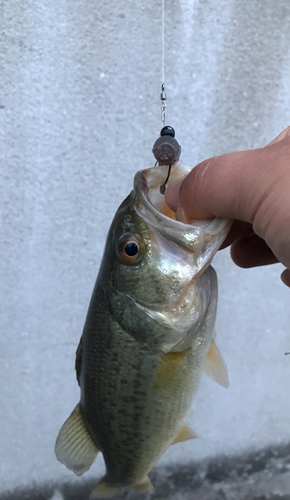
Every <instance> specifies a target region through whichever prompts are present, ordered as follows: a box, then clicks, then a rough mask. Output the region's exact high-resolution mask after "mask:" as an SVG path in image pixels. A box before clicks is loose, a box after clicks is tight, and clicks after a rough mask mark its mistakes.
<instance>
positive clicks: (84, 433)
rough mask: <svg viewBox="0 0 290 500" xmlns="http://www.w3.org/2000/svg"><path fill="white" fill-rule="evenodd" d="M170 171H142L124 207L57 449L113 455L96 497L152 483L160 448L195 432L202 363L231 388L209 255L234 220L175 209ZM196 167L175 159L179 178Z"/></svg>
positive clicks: (77, 468)
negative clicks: (164, 188) (200, 217)
mask: <svg viewBox="0 0 290 500" xmlns="http://www.w3.org/2000/svg"><path fill="white" fill-rule="evenodd" d="M167 170H168V167H167V166H165V165H162V166H156V167H154V168H149V169H147V170H143V171H140V172H138V173H137V174H136V176H135V180H134V190H133V191H132V192H131V193H130V194H129V196H128V197H127V198H126V199H125V200H124V202H123V203H122V204H121V206H120V207H119V209H118V210H117V213H116V215H115V217H114V219H113V222H112V225H111V228H110V230H109V233H108V237H107V242H106V245H105V250H104V255H103V260H102V263H101V267H100V270H99V274H98V278H97V281H96V285H95V288H94V291H93V295H92V298H91V302H90V306H89V310H88V313H87V318H86V322H85V326H84V331H83V334H82V337H81V340H80V344H79V347H78V350H77V355H76V372H77V379H78V382H79V385H80V389H81V398H80V402H79V404H78V405H77V406H76V408H75V409H74V411H73V413H72V414H71V416H70V417H69V418H68V420H67V421H66V422H65V423H64V425H63V426H62V428H61V430H60V432H59V435H58V438H57V442H56V447H55V451H56V455H57V458H58V459H59V460H60V461H61V462H62V463H64V464H65V465H66V466H67V467H68V468H69V469H71V470H73V471H74V472H75V473H76V474H77V475H81V474H83V473H84V472H85V471H86V470H87V469H89V467H90V466H91V465H92V463H93V461H94V460H95V458H96V456H97V453H98V452H99V451H101V452H102V453H103V457H104V460H105V464H106V475H105V476H104V478H103V479H102V480H101V481H100V482H99V484H98V486H97V487H96V489H95V490H94V491H93V493H92V496H91V498H100V497H102V498H103V497H111V496H114V495H115V494H117V493H120V492H123V491H127V490H129V489H135V490H137V491H151V488H152V486H151V483H150V480H149V478H148V476H147V474H148V472H149V471H150V469H151V468H152V467H153V466H154V464H155V462H156V461H157V460H158V458H159V457H160V456H161V455H162V454H163V453H164V452H165V451H166V449H167V448H168V447H169V446H170V445H171V444H173V443H176V442H178V441H184V440H186V439H191V438H194V437H195V434H194V432H193V431H192V430H191V429H190V427H189V426H188V424H187V423H186V419H187V416H188V413H189V411H190V408H191V404H192V401H193V399H194V396H195V394H196V391H197V389H198V385H199V382H200V378H201V375H202V372H203V371H205V372H206V373H207V374H208V375H209V376H211V377H212V378H213V379H215V380H216V381H217V382H218V383H220V384H221V385H223V386H224V387H227V386H228V376H227V369H226V366H225V364H224V362H223V360H222V357H221V355H220V353H219V351H218V349H217V347H216V344H215V339H214V337H215V334H214V323H215V316H216V306H217V278H216V273H215V271H214V269H213V268H212V267H211V266H210V263H211V260H212V258H213V256H214V254H215V253H216V251H217V250H218V248H219V247H220V245H221V243H222V241H223V240H224V238H225V236H226V234H227V232H228V230H229V227H230V222H229V221H227V220H223V219H214V220H211V221H188V220H187V219H186V217H185V215H184V214H183V213H179V210H178V211H177V213H176V214H175V213H174V212H172V211H171V210H170V209H169V207H168V206H167V205H166V203H165V201H164V196H163V195H162V194H161V192H160V185H161V184H162V183H163V182H164V179H165V178H166V176H167ZM189 171H190V169H188V168H186V167H184V166H183V165H182V164H181V163H180V162H179V161H176V162H175V163H174V164H173V165H172V166H171V177H170V182H172V181H173V180H174V179H177V178H179V177H181V176H184V175H185V174H187V173H188V172H189Z"/></svg>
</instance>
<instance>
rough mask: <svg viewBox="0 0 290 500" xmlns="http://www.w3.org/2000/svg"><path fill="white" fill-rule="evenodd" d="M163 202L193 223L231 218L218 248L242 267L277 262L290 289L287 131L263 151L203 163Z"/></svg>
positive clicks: (289, 152) (289, 138) (172, 187)
mask: <svg viewBox="0 0 290 500" xmlns="http://www.w3.org/2000/svg"><path fill="white" fill-rule="evenodd" d="M165 198H166V202H167V203H168V205H169V206H170V207H171V208H172V209H173V210H174V211H176V209H177V207H178V206H179V205H180V206H181V207H182V208H183V210H184V212H185V213H186V214H187V215H189V216H190V217H191V218H194V219H208V218H212V217H214V216H215V217H225V218H230V219H234V223H233V226H232V229H231V230H230V233H229V235H228V237H227V238H226V240H225V242H224V244H223V248H224V247H225V246H228V245H231V257H232V259H233V261H234V262H235V263H236V264H237V265H238V266H240V267H244V268H247V267H254V266H263V265H267V264H274V263H276V262H281V263H282V264H284V266H286V268H287V269H286V270H285V271H284V272H283V273H282V275H281V278H282V280H283V282H284V283H285V284H286V285H287V286H290V270H289V269H290V127H288V128H286V129H285V130H284V131H283V132H281V134H280V135H278V137H276V138H275V139H274V140H273V141H272V142H270V144H268V145H267V146H265V147H264V148H260V149H255V150H251V151H241V152H237V153H229V154H226V155H222V156H217V157H215V158H210V159H209V160H205V161H203V162H202V163H200V164H199V165H197V166H196V167H195V168H194V169H193V170H192V171H191V172H190V173H189V174H188V175H187V176H186V177H185V178H184V179H183V180H178V181H175V182H173V183H172V184H170V185H169V186H168V188H167V190H166V194H165Z"/></svg>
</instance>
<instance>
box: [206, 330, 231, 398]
mask: <svg viewBox="0 0 290 500" xmlns="http://www.w3.org/2000/svg"><path fill="white" fill-rule="evenodd" d="M203 371H204V373H205V374H206V375H207V376H208V377H210V378H212V379H213V380H215V382H217V383H218V384H219V385H221V386H222V387H225V388H226V389H227V388H228V387H229V385H230V382H229V376H228V369H227V365H226V364H225V362H224V360H223V357H222V355H221V353H220V351H219V350H218V348H217V345H216V343H215V341H214V339H213V340H212V341H211V344H210V348H209V350H208V353H207V357H206V360H205V363H204V367H203Z"/></svg>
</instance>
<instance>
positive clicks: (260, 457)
mask: <svg viewBox="0 0 290 500" xmlns="http://www.w3.org/2000/svg"><path fill="white" fill-rule="evenodd" d="M149 475H150V478H151V481H152V484H153V485H154V492H153V493H152V494H151V495H150V494H136V493H134V492H128V493H124V494H122V495H117V496H116V497H115V498H116V500H121V499H122V500H125V499H128V500H129V499H132V500H137V499H140V500H142V499H144V500H145V499H146V500H149V499H150V500H181V499H182V500H191V499H192V498H194V500H289V499H290V446H289V445H288V446H280V447H272V448H268V449H264V450H260V451H259V452H256V453H248V454H244V455H243V456H233V457H217V458H215V459H214V460H213V459H212V460H205V461H202V462H199V463H198V464H193V463H191V462H189V463H188V464H187V465H184V466H180V465H179V464H175V465H174V466H171V467H166V468H158V467H156V468H154V469H153V471H152V472H151V473H150V474H149ZM95 485H96V481H90V482H83V481H81V480H79V481H78V482H74V483H51V482H50V483H48V484H44V485H34V486H32V487H30V488H27V489H21V488H18V489H15V490H14V491H10V492H6V493H3V494H2V495H0V500H88V499H89V496H90V493H91V492H92V490H93V488H94V487H95Z"/></svg>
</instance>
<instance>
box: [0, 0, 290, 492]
mask: <svg viewBox="0 0 290 500" xmlns="http://www.w3.org/2000/svg"><path fill="white" fill-rule="evenodd" d="M165 3H166V19H165V26H166V31H165V46H166V51H165V72H166V85H167V97H168V111H167V123H168V124H170V125H172V126H173V127H174V128H175V129H176V136H177V139H178V141H179V142H180V144H181V145H182V160H183V162H184V163H186V164H189V165H192V166H194V165H195V164H196V163H198V162H199V161H201V160H202V159H204V158H207V157H210V156H212V155H216V154H221V153H223V152H228V151H233V150H238V149H247V148H255V147H260V146H263V145H265V144H266V143H267V142H268V141H270V140H271V139H272V138H273V137H274V136H275V135H277V134H278V133H279V132H280V131H281V130H282V129H283V128H285V127H286V126H287V125H289V123H290V55H289V48H290V29H289V26H290V4H289V2H288V0H278V1H274V0H263V2H261V0H244V1H242V2H241V1H240V0H232V1H228V0H200V1H198V0H195V1H194V0H182V1H178V0H174V1H173V2H169V1H166V2H165ZM159 4H160V5H159ZM0 37H1V39H0V57H1V73H0V81H1V85H0V137H1V138H0V141H1V146H0V161H1V169H0V175H1V182H0V186H1V187H0V189H1V196H0V203H1V216H2V225H1V237H0V255H1V260H0V269H1V271H0V272H1V279H0V286H1V334H0V380H1V382H0V401H1V404H0V492H1V491H4V490H8V489H12V488H14V487H15V486H20V485H25V484H32V483H33V481H37V482H39V483H41V482H42V481H46V480H58V479H68V480H72V479H74V476H73V474H72V473H70V472H69V471H67V469H66V468H65V467H64V466H62V465H61V464H59V463H58V462H57V460H56V458H55V456H54V451H53V447H54V442H55V438H56V435H57V432H58V430H59V428H60V426H61V424H62V423H63V421H64V419H65V418H67V416H68V414H69V412H70V411H71V410H72V409H73V407H74V405H75V404H76V402H77V401H78V397H79V391H78V387H77V384H76V381H75V373H74V356H75V350H76V346H77V344H78V340H79V337H80V335H81V331H82V326H83V323H84V319H85V314H86V310H87V306H88V302H89V299H90V295H91V291H92V287H93V284H94V281H95V278H96V275H97V271H98V267H99V263H100V259H101V256H102V251H103V247H104V241H105V237H106V232H107V229H108V227H109V224H110V221H111V219H112V216H113V214H114V212H115V211H116V209H117V207H118V205H119V203H120V202H121V201H122V199H123V198H124V197H125V196H126V195H127V193H128V192H129V190H130V189H131V186H132V179H133V175H134V173H135V171H136V170H138V169H140V168H144V167H146V166H151V165H152V164H153V156H152V154H151V148H152V145H153V142H154V140H155V139H156V138H157V136H158V134H159V130H160V108H159V105H160V103H159V93H160V83H161V1H160V2H156V1H153V0H147V1H146V2H142V1H141V0H137V1H133V0H119V1H118V2H117V1H116V2H108V1H96V0H86V2H84V1H82V2H81V1H80V0H70V1H69V2H66V1H65V0H59V1H57V2H52V1H48V0H26V1H23V2H17V1H16V0H9V1H7V0H0ZM215 268H216V270H217V272H218V275H219V284H220V301H219V310H218V319H217V330H218V345H219V347H220V350H221V351H222V353H223V355H224V358H225V360H226V362H227V365H228V368H229V375H230V380H231V386H230V388H229V389H228V390H227V391H226V390H224V389H222V388H220V387H219V386H217V385H216V384H214V382H212V381H211V380H209V379H207V378H206V377H203V379H202V382H201V385H200V390H199V393H198V395H197V397H196V399H195V402H194V406H193V411H192V414H191V417H190V419H191V424H192V427H193V428H194V430H195V432H196V433H197V434H198V436H199V439H197V440H195V441H194V442H188V443H184V444H179V445H176V446H175V447H173V448H172V449H170V450H169V451H167V453H166V454H165V456H164V457H163V458H162V459H161V463H163V464H165V463H166V464H175V463H176V461H178V463H179V464H180V463H183V462H185V463H187V462H188V461H189V460H192V459H194V460H200V459H202V458H205V457H215V456H218V455H221V454H222V455H223V454H229V455H230V454H237V453H238V454H242V453H244V452H247V453H248V452H249V451H253V450H257V449H259V448H263V447H265V446H269V445H272V444H273V445H283V444H287V443H288V442H289V440H290V418H289V414H290V398H289V380H290V357H287V356H284V352H285V351H289V350H290V332H289V324H290V311H289V299H290V296H289V290H288V289H287V288H286V287H285V286H284V285H283V284H282V283H281V282H280V280H279V275H280V272H281V270H282V266H280V265H275V266H271V267H267V268H260V269H254V270H247V271H245V270H240V269H238V268H237V267H235V265H234V264H233V263H232V262H231V260H230V257H229V254H228V251H227V250H226V251H223V252H220V253H219V254H218V255H217V257H216V259H215ZM103 470H104V467H103V463H102V459H101V457H100V458H98V460H97V462H96V465H94V466H93V468H92V471H91V472H89V473H88V475H87V477H89V478H91V477H94V476H96V475H98V476H100V475H101V474H102V473H103Z"/></svg>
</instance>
